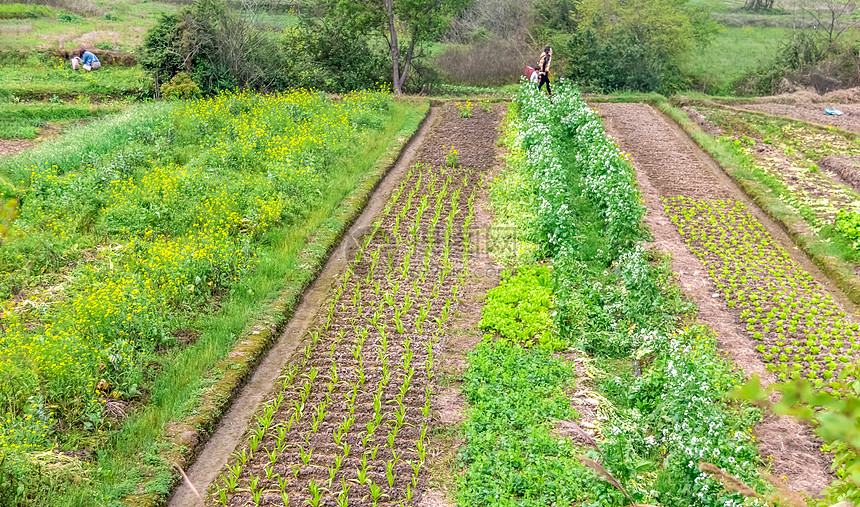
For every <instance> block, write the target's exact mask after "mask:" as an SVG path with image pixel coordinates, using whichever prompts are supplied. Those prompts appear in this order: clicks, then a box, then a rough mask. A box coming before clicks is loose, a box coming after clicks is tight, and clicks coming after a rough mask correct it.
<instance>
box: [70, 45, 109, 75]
mask: <svg viewBox="0 0 860 507" xmlns="http://www.w3.org/2000/svg"><path fill="white" fill-rule="evenodd" d="M78 65H80V66H82V67H83V68H84V70H85V71H87V72H89V71H91V70H97V69H98V68H99V67H101V66H102V64H101V62H99V59H98V58H97V57H96V55H94V54H92V53H91V52H89V51H86V50H84V49H81V50H79V51H78V52H77V56H75V57H74V58H72V68H73V69H75V70H78Z"/></svg>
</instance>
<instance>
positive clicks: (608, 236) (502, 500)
mask: <svg viewBox="0 0 860 507" xmlns="http://www.w3.org/2000/svg"><path fill="white" fill-rule="evenodd" d="M562 87H563V88H562V89H561V90H560V91H559V92H558V97H561V99H560V100H559V99H557V100H556V102H555V103H553V104H552V105H549V104H547V103H546V99H545V98H543V97H542V96H540V95H539V94H537V93H535V92H534V91H533V90H532V89H531V87H525V88H523V89H521V90H520V91H519V92H518V94H517V98H516V100H515V101H514V102H513V103H512V104H511V106H510V109H509V112H508V114H507V117H506V119H505V122H504V124H503V125H504V130H503V139H504V141H505V145H506V147H507V148H508V150H509V154H508V155H507V157H506V161H507V163H506V164H505V166H504V167H501V166H499V165H498V164H497V163H494V162H493V158H494V151H495V148H494V147H493V140H494V139H495V133H494V131H493V130H494V129H493V128H492V125H493V123H495V122H498V119H499V117H498V115H499V112H500V111H499V106H491V108H490V111H495V112H493V113H491V112H490V111H484V110H480V111H479V110H478V108H477V106H474V107H473V108H472V109H471V115H468V114H465V113H464V114H463V115H462V116H461V115H460V114H459V113H460V112H461V111H463V112H465V111H466V110H467V109H468V106H463V104H462V103H460V104H459V108H458V107H457V105H455V104H451V103H449V104H447V105H445V106H443V108H442V111H441V115H440V119H439V121H438V122H436V123H435V124H434V125H433V127H432V128H431V130H430V132H429V133H428V134H427V136H426V137H425V138H424V139H423V141H422V144H421V147H420V148H419V149H418V154H417V155H416V157H415V159H414V161H416V162H417V163H415V164H414V165H412V168H411V170H410V171H409V172H408V174H407V175H406V176H405V177H404V179H403V180H402V181H401V182H400V184H395V185H394V191H393V195H392V196H391V198H390V200H388V201H387V203H386V204H385V206H384V208H383V211H382V212H381V213H380V215H379V216H378V219H377V220H376V221H375V222H374V225H373V227H371V228H370V230H369V231H368V232H367V234H366V235H365V236H364V237H362V238H361V239H360V240H359V243H358V248H357V249H356V250H355V252H354V256H353V260H352V261H351V262H350V263H349V264H348V267H346V268H345V270H344V271H343V272H341V273H340V275H339V276H338V278H337V281H336V282H335V283H334V285H333V289H332V291H331V293H330V294H329V297H328V298H327V299H326V300H325V301H324V302H323V303H322V304H321V305H320V306H319V307H316V308H315V309H313V310H312V311H313V312H314V313H315V314H316V316H315V318H314V319H313V320H312V321H311V324H310V325H309V327H308V329H307V332H306V333H303V341H302V342H301V343H300V344H298V345H297V346H296V347H295V352H294V353H293V355H292V357H291V359H290V361H289V363H288V365H287V366H286V367H285V368H284V370H283V372H282V374H281V376H280V377H279V378H278V380H277V382H275V383H274V384H275V385H274V388H273V391H272V392H271V393H270V394H269V395H268V396H267V400H268V401H267V402H266V403H264V404H262V405H261V406H260V408H259V409H258V411H257V414H256V417H255V418H254V419H253V420H252V421H251V423H250V424H249V426H248V428H247V430H246V432H245V436H244V438H243V440H242V441H241V442H240V444H239V445H238V446H236V448H235V451H234V452H233V454H232V456H230V458H229V459H227V460H226V461H227V462H226V463H224V464H223V468H221V472H220V476H219V477H218V478H217V479H216V480H215V481H214V483H212V484H208V485H207V484H206V483H195V485H196V487H197V488H198V489H199V490H201V491H203V490H206V491H207V504H210V505H248V504H251V505H304V504H310V505H365V504H367V505H389V504H395V503H399V504H403V503H406V504H415V505H424V504H428V503H431V504H435V502H442V504H445V505H452V504H454V503H458V504H460V505H499V504H504V505H507V504H511V505H513V504H519V503H520V502H526V504H545V503H547V502H561V503H564V504H567V503H582V502H586V503H587V502H595V501H598V502H599V503H600V505H623V504H624V503H625V502H627V501H628V500H629V499H631V498H632V499H634V501H636V502H642V503H644V502H650V503H655V504H660V505H690V503H689V502H690V499H691V498H692V497H691V495H697V498H700V499H702V500H701V503H695V505H727V504H731V503H732V502H736V503H735V504H737V502H740V501H741V499H742V496H741V495H740V494H738V493H734V492H729V491H725V490H723V489H722V488H721V487H720V485H719V483H718V482H717V481H716V480H715V479H714V478H713V477H714V475H713V473H714V472H713V470H714V468H708V466H705V465H699V466H696V465H695V463H698V462H699V461H705V462H708V463H711V464H712V465H709V466H711V467H717V468H719V469H720V470H723V471H726V472H728V473H730V474H732V475H734V476H735V477H738V478H740V479H741V480H743V481H744V482H746V483H747V484H749V485H751V486H752V487H753V488H755V489H756V490H758V491H759V492H760V493H761V494H764V495H769V496H768V498H771V497H773V495H774V494H775V493H774V491H775V489H774V487H773V486H772V485H770V483H769V482H768V480H767V479H766V474H764V473H763V470H764V469H765V468H767V467H770V466H772V467H773V473H778V472H783V473H788V475H787V477H790V479H789V484H790V486H791V487H792V488H795V489H805V490H809V491H814V492H816V493H817V492H818V491H820V490H821V489H823V488H824V486H825V485H826V484H827V482H829V477H830V476H829V474H828V468H829V460H828V458H827V457H826V456H824V455H822V454H820V453H819V452H818V450H817V446H816V445H815V444H814V442H813V443H812V444H811V445H810V442H808V441H805V440H804V438H806V439H808V438H810V432H809V431H808V430H806V431H804V430H803V428H802V427H801V426H799V425H798V424H797V423H793V424H794V426H791V424H792V422H791V421H788V422H786V421H784V420H780V424H788V425H789V428H790V429H789V431H788V434H787V435H777V434H775V433H774V434H773V435H771V434H768V433H767V432H765V433H756V437H757V438H753V432H754V431H756V432H757V431H761V427H758V428H755V425H756V422H757V421H759V419H760V418H761V416H762V414H761V413H760V412H759V411H757V410H756V409H754V408H752V407H750V406H746V405H743V404H740V405H739V404H738V403H737V402H736V401H732V402H730V401H729V398H728V393H729V392H730V391H731V390H732V389H733V388H734V387H736V386H738V385H739V384H740V383H741V382H742V380H743V377H742V375H740V374H739V372H738V371H737V370H736V367H735V366H733V365H732V364H731V363H729V362H727V361H726V360H725V359H724V358H722V357H721V355H720V352H719V348H718V346H725V342H724V341H723V340H724V337H723V336H722V335H721V334H719V333H721V331H722V330H723V327H725V325H726V322H724V321H716V322H713V324H714V329H715V330H717V332H718V334H714V332H713V331H711V330H710V329H709V326H710V325H711V324H712V322H711V320H712V319H711V318H712V317H713V315H710V314H705V315H699V316H697V309H696V307H695V306H694V305H692V304H691V302H690V301H689V300H688V299H687V298H686V297H685V296H684V295H683V294H682V292H681V290H680V287H679V286H678V285H677V283H678V282H677V281H676V279H675V275H674V274H673V273H672V271H671V270H672V269H674V267H675V266H674V265H672V264H670V260H669V258H668V257H666V256H665V255H666V254H665V253H663V252H661V251H660V250H646V249H644V248H643V247H642V246H641V242H642V241H644V240H646V239H647V236H646V235H645V234H644V233H643V230H642V228H641V225H642V220H643V219H645V220H646V221H649V220H651V219H652V218H653V217H651V218H645V211H646V206H643V202H644V203H645V204H646V205H647V204H650V203H652V201H653V199H654V198H655V196H653V195H650V196H648V197H647V198H646V200H645V201H640V198H639V197H640V194H639V190H638V189H637V184H636V180H635V176H634V172H633V168H632V167H631V166H630V165H629V163H628V162H627V160H626V155H624V154H622V152H621V151H619V150H618V148H617V147H616V146H615V145H614V144H613V142H612V141H611V140H610V139H608V138H607V137H606V136H605V134H604V133H603V127H602V125H601V123H600V121H599V119H598V117H597V116H596V114H595V113H594V112H593V111H592V110H590V109H589V108H588V107H587V106H586V105H585V104H584V103H583V102H582V101H581V99H580V98H579V97H578V95H577V93H576V92H575V91H574V90H572V89H570V88H567V87H565V85H562ZM492 107H495V109H492ZM561 118H564V119H565V120H564V121H563V122H562V121H559V120H560V119H561ZM633 160H634V162H635V161H636V158H635V155H634V158H633ZM562 182H564V183H562ZM709 190H710V191H714V190H715V189H714V188H711V189H709ZM658 202H659V200H658ZM487 207H489V208H490V209H492V210H493V212H494V213H493V214H494V215H495V216H494V217H492V221H490V217H491V216H490V215H488V214H487V213H486V211H483V210H487V209H488V208H487ZM660 209H661V210H662V207H661V208H660ZM573 228H576V230H577V233H573ZM653 232H654V233H655V234H658V233H660V234H662V233H664V232H665V228H664V229H658V230H654V231H653ZM674 234H675V235H676V236H677V237H679V238H680V236H679V235H678V234H677V232H675V233H674ZM482 238H489V239H486V240H484V241H488V243H486V250H484V249H483V248H482V247H481V246H480V245H481V241H482ZM673 253H674V252H673ZM488 255H489V256H488ZM687 255H688V256H692V254H691V253H688V254H687ZM539 259H547V260H549V259H552V261H553V262H552V263H551V264H550V265H546V266H540V265H535V264H534V263H535V262H536V261H538V260H539ZM613 265H615V266H617V268H614V269H612V270H611V271H609V270H608V269H607V267H608V266H613ZM476 266H481V267H482V269H481V270H477V271H476V270H474V268H475V267H476ZM504 266H508V267H509V268H513V270H511V271H507V272H506V273H503V274H502V275H501V278H499V277H498V272H499V269H501V268H502V267H504ZM431 275H432V276H431ZM448 277H451V278H450V283H446V282H447V281H448V279H449V278H448ZM680 281H681V282H683V281H684V277H683V275H682V277H681V279H680ZM496 283H499V285H498V287H496V288H493V289H492V290H489V291H487V289H488V288H489V287H491V286H492V285H494V284H496ZM816 290H819V291H821V290H822V289H820V288H817V289H816ZM712 301H713V298H709V299H708V303H711V304H712ZM721 304H723V303H721ZM723 305H724V304H723ZM724 306H725V309H724V313H726V314H728V313H729V310H728V308H729V307H728V306H727V305H724ZM822 311H823V312H827V311H831V309H830V308H829V307H828V308H823V307H822ZM550 312H554V313H555V314H556V317H555V318H551V317H550ZM837 318H839V316H836V317H834V319H837ZM813 320H814V319H813ZM633 330H635V332H634V331H633ZM752 343H753V342H752V340H748V343H747V344H746V345H749V349H748V352H750V353H751V354H753V355H756V354H758V353H757V352H756V350H755V348H754V345H753V344H752ZM735 352H738V353H742V351H734V350H732V353H735ZM643 354H644V356H640V355H643ZM631 356H632V357H645V356H647V357H648V358H649V360H648V362H647V363H637V362H635V361H634V363H633V364H632V365H631V364H630V362H629V359H628V358H630V357H631ZM756 357H758V356H756ZM759 362H760V363H761V359H759ZM775 362H776V361H775ZM744 366H750V364H749V363H744ZM753 366H755V365H753ZM777 369H778V367H777ZM761 371H763V372H766V370H765V368H764V367H762V368H761ZM703 386H708V387H707V388H705V387H703ZM631 393H632V394H631ZM440 400H443V401H440ZM467 407H468V408H467ZM681 414H697V417H695V418H690V417H688V416H687V417H684V416H681V417H678V416H679V415H681ZM672 415H674V417H673V416H672ZM664 416H669V417H668V418H667V417H664ZM768 417H769V418H772V416H768ZM768 421H769V419H768V418H765V421H764V422H763V423H761V424H762V425H765V424H768ZM794 431H796V432H798V433H800V434H801V435H802V436H801V437H794V438H796V439H795V440H791V439H792V438H793V437H792V432H794ZM460 432H462V433H461V434H462V435H463V437H464V442H463V444H462V446H461V447H460V448H459V450H457V444H455V443H454V442H453V441H452V439H451V435H452V434H457V433H460ZM760 439H766V440H767V441H762V440H760ZM771 439H776V440H775V441H771ZM759 445H761V446H763V450H764V449H767V450H768V451H773V453H774V454H775V456H774V455H771V456H766V455H764V454H763V453H762V454H759V451H758V447H759ZM784 445H788V446H789V448H790V449H791V451H792V453H795V454H793V455H792V456H794V458H792V457H791V456H785V455H780V454H779V453H778V452H776V450H777V449H779V448H780V447H781V446H784ZM452 453H453V454H452ZM798 453H807V454H802V455H799V454H798ZM455 455H458V456H459V459H457V458H455V457H453V456H455ZM440 456H442V458H440ZM444 456H448V457H447V458H445V457H444ZM631 457H632V459H635V462H636V463H637V465H636V467H635V469H634V468H631V467H630V463H631ZM784 458H789V459H798V460H800V461H798V462H795V463H794V466H797V465H798V463H800V462H801V461H802V462H803V463H804V464H805V465H806V466H807V469H806V470H805V472H806V473H805V474H802V473H801V470H800V469H797V468H795V469H794V470H791V469H790V466H791V465H792V464H791V463H788V465H787V466H788V468H786V463H785V462H783V461H779V460H780V459H784ZM770 459H773V460H774V462H773V464H770V462H769V460H770ZM440 460H441V461H440ZM446 460H447V461H446ZM691 460H692V461H691ZM690 463H694V464H693V465H690ZM810 465H814V466H815V467H816V468H815V469H814V472H813V473H809V470H808V468H809V466H810ZM601 478H603V479H606V478H610V479H611V480H610V481H609V482H607V481H605V480H601ZM613 481H615V483H616V485H615V486H613V484H612V482H613ZM816 481H817V482H816ZM815 488H818V489H815Z"/></svg>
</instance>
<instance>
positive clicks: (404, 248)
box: [213, 160, 480, 505]
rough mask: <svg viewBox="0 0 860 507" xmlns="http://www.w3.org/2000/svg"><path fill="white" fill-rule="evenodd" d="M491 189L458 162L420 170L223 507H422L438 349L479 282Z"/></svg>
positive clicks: (311, 341)
mask: <svg viewBox="0 0 860 507" xmlns="http://www.w3.org/2000/svg"><path fill="white" fill-rule="evenodd" d="M451 162H453V160H451ZM479 181H480V178H479V177H478V175H477V174H476V173H475V172H473V171H470V170H468V169H463V168H462V167H461V166H456V165H455V164H453V163H452V164H450V165H447V166H443V167H439V168H435V169H434V168H432V167H430V166H427V165H416V166H415V167H414V169H412V170H411V171H410V173H409V175H408V176H407V178H406V180H405V181H404V182H403V183H402V184H401V186H400V188H399V189H397V190H396V192H395V194H394V196H393V197H392V200H391V202H390V203H389V205H388V206H387V207H386V208H385V210H384V211H383V213H382V217H381V218H380V219H379V220H378V221H377V222H376V223H375V224H374V226H373V228H372V230H371V231H370V232H369V233H368V235H367V236H366V237H365V238H364V239H363V240H362V242H361V245H360V247H359V249H358V251H357V253H356V255H355V259H354V262H353V263H352V265H351V266H350V267H349V268H348V269H347V271H346V272H345V273H344V274H343V275H342V278H341V280H340V284H339V287H338V289H337V290H336V292H335V293H334V294H333V295H332V297H331V299H330V301H329V302H328V304H327V305H326V306H325V307H324V308H323V309H322V310H321V311H320V314H319V316H318V322H317V323H316V325H315V326H314V327H313V328H312V330H311V332H310V336H309V337H308V340H307V343H306V345H305V347H304V349H303V350H302V352H301V353H300V354H297V357H295V358H294V360H293V361H292V362H291V364H290V365H289V366H288V367H287V368H286V370H285V372H284V375H283V377H282V378H281V385H280V387H279V392H278V393H277V394H276V396H275V397H274V399H273V400H272V401H271V402H269V403H267V404H266V406H265V407H264V408H263V410H262V411H261V412H260V413H259V414H258V416H257V421H256V423H255V424H252V426H251V429H250V430H249V432H248V440H247V442H246V443H245V444H244V445H243V446H242V448H241V449H240V450H239V451H238V452H237V453H236V455H235V456H234V459H233V460H231V463H230V464H229V465H228V467H227V469H226V470H225V472H224V474H222V478H221V480H220V481H219V483H218V489H217V490H216V491H215V492H214V495H213V496H214V501H215V502H216V503H222V504H225V505H246V504H248V503H249V502H250V503H251V504H252V505H305V504H310V505H332V504H337V505H347V504H348V505H380V504H388V503H391V502H401V501H406V502H415V501H416V495H417V494H419V493H418V492H419V491H420V489H421V487H422V486H423V484H424V482H425V481H426V477H425V474H423V473H422V466H423V464H424V462H425V459H426V453H427V442H428V433H427V432H428V424H429V420H430V419H429V418H430V408H431V403H432V401H431V399H432V395H433V391H432V386H431V383H430V380H431V379H432V376H433V364H434V360H435V357H434V344H435V343H436V341H437V340H438V337H439V334H440V333H441V332H442V330H443V328H444V325H445V323H446V321H447V320H448V319H449V318H450V316H451V305H452V303H453V302H454V300H455V298H456V296H457V293H458V291H460V290H461V288H462V286H463V283H464V280H465V277H466V274H467V271H466V265H465V262H464V260H465V257H466V256H467V255H468V252H469V250H468V246H469V239H470V238H469V232H468V231H469V223H470V220H471V219H472V216H473V213H474V204H475V197H476V195H477V192H478V190H479Z"/></svg>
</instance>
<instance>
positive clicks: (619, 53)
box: [567, 29, 685, 94]
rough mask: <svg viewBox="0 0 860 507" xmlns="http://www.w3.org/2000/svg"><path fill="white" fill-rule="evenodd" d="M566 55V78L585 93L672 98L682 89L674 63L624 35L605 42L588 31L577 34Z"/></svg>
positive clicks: (591, 31) (625, 33)
mask: <svg viewBox="0 0 860 507" xmlns="http://www.w3.org/2000/svg"><path fill="white" fill-rule="evenodd" d="M568 53H569V54H570V56H569V57H568V72H567V76H568V77H569V78H570V79H572V80H574V81H576V82H577V83H578V84H579V85H580V86H582V87H584V88H586V89H590V90H594V91H600V92H614V91H618V90H636V91H642V92H654V91H656V92H661V93H665V94H671V93H673V92H675V91H678V90H680V89H682V88H684V87H685V86H684V85H685V82H684V79H683V77H682V76H681V72H680V70H679V69H678V66H677V64H676V63H675V62H673V61H671V60H669V59H667V58H665V57H663V56H661V55H660V54H659V53H658V52H655V51H651V50H649V48H648V46H647V45H642V44H639V43H638V41H637V40H636V37H634V36H632V34H630V33H629V32H626V31H622V32H618V33H616V34H614V35H613V36H611V37H610V38H608V39H606V40H600V38H599V37H598V36H597V34H596V32H595V31H594V30H591V29H587V30H582V31H579V32H576V34H574V36H573V38H572V40H571V41H570V43H569V44H568Z"/></svg>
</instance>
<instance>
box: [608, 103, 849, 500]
mask: <svg viewBox="0 0 860 507" xmlns="http://www.w3.org/2000/svg"><path fill="white" fill-rule="evenodd" d="M598 109H599V111H600V114H601V116H602V117H603V118H604V120H605V122H606V127H607V131H608V132H609V134H610V135H612V136H613V137H614V138H615V139H617V140H618V141H619V143H620V146H621V149H622V150H623V151H625V152H627V153H630V154H631V155H632V158H633V164H634V166H635V168H636V174H637V179H638V181H639V185H640V188H641V190H642V193H643V198H644V201H645V205H646V206H647V208H648V214H647V215H646V219H645V220H646V223H647V224H648V226H649V227H650V228H651V231H652V234H653V235H654V238H655V240H654V246H655V247H657V248H659V249H661V250H663V251H666V252H669V253H670V254H671V255H672V269H673V271H675V272H677V273H678V276H679V278H680V282H681V284H682V286H683V287H684V288H685V289H686V290H687V292H688V293H689V294H690V295H691V296H692V297H693V299H694V300H695V302H696V304H697V305H698V307H699V314H698V316H699V320H701V321H702V322H703V323H705V324H707V325H708V326H710V327H711V328H712V329H713V330H714V331H715V332H716V333H717V337H718V340H719V345H720V347H721V348H722V349H723V350H725V351H726V352H727V353H728V355H729V356H730V357H731V359H732V360H733V361H734V362H735V363H736V364H738V365H739V366H741V367H742V368H743V369H744V372H745V373H746V374H747V375H749V374H751V373H758V374H759V375H760V376H761V377H762V380H763V383H765V384H768V383H771V382H773V381H774V380H775V378H774V376H773V374H772V373H770V372H768V371H767V370H766V369H765V363H764V362H763V360H762V358H761V357H760V355H759V353H758V352H756V350H755V347H756V345H757V342H755V341H754V340H753V339H752V338H751V337H750V336H749V334H748V333H747V331H746V329H744V327H743V325H742V321H741V319H740V317H739V315H738V314H737V312H735V311H734V310H732V309H730V308H729V307H728V306H727V305H726V303H725V301H724V300H723V298H722V297H720V292H719V291H718V290H717V288H716V287H715V285H714V284H713V282H712V281H711V280H710V278H709V275H708V270H707V269H705V267H704V265H703V264H702V262H701V261H700V260H699V258H698V257H696V256H695V255H694V254H693V253H692V252H691V250H690V249H689V248H688V246H687V245H686V243H685V242H684V239H683V238H682V237H681V235H680V234H679V233H678V230H677V228H676V227H675V225H674V224H673V223H672V222H671V221H670V219H669V217H668V216H667V215H666V213H665V212H664V206H663V203H662V202H661V198H671V197H677V196H683V197H688V198H690V197H692V198H699V199H712V200H716V199H719V200H733V201H740V202H742V203H744V204H745V205H746V206H747V208H748V209H749V210H750V211H751V212H752V213H753V215H754V216H755V218H757V219H758V221H759V222H761V223H762V224H763V225H764V226H765V228H766V230H767V231H768V232H769V233H770V234H771V235H772V236H773V237H774V238H775V239H776V240H777V241H778V242H779V244H781V245H782V246H783V247H784V248H785V249H786V250H787V251H788V252H789V253H790V255H791V257H792V259H793V260H795V262H797V263H798V264H799V265H800V266H801V267H802V268H803V269H805V270H806V271H807V272H809V273H811V274H812V275H813V276H814V277H815V279H816V280H818V281H819V282H821V285H822V286H823V287H825V288H826V289H827V290H828V292H830V293H831V294H833V295H834V296H835V297H837V299H838V300H840V301H842V302H844V303H847V305H846V306H847V308H848V309H853V306H851V305H850V303H848V302H847V299H846V298H844V296H842V294H841V293H839V292H838V291H837V290H836V289H835V288H834V287H833V285H832V284H831V283H830V282H829V280H827V278H826V277H825V276H824V275H823V274H822V273H821V272H820V271H819V270H818V269H817V268H816V267H815V266H814V265H813V264H812V263H811V262H810V261H809V259H807V258H806V257H805V256H803V255H802V253H801V252H800V251H799V250H798V249H797V248H796V247H794V245H793V244H792V242H791V240H790V239H789V238H788V236H787V235H786V234H785V232H784V231H783V230H782V229H781V228H780V227H779V226H777V225H776V224H775V223H774V222H773V221H771V220H770V219H769V218H768V217H767V216H766V215H765V214H764V213H763V212H762V211H760V210H759V209H758V208H757V207H756V206H755V205H754V204H753V203H751V202H750V201H749V199H747V198H746V196H745V195H744V194H743V192H742V191H741V190H740V189H739V188H738V187H737V186H736V185H735V184H734V182H733V181H732V180H731V179H730V178H729V177H728V176H727V175H726V174H725V173H724V172H723V171H722V170H721V169H720V168H719V166H717V165H716V163H714V162H713V160H712V159H710V158H709V157H708V156H707V155H706V154H705V153H703V152H702V151H701V150H699V149H698V147H697V146H695V144H693V141H692V140H691V139H689V137H688V136H687V135H686V134H685V133H683V131H681V130H680V128H679V127H678V126H677V125H675V124H674V123H670V122H668V121H667V120H666V119H665V118H664V117H663V116H661V115H660V114H659V113H658V112H657V111H655V110H654V109H653V108H651V107H650V106H647V105H643V104H599V105H598ZM756 432H757V439H758V443H759V448H760V452H761V454H762V457H763V458H764V459H765V460H766V461H770V459H769V458H771V459H772V462H773V468H772V472H773V475H776V476H778V477H779V476H783V475H784V476H786V477H787V481H788V485H789V486H790V487H791V488H792V489H794V490H795V491H807V492H809V493H812V494H818V493H819V492H820V491H821V490H822V489H823V488H824V487H825V486H826V485H827V484H828V483H829V482H830V481H831V480H832V478H833V477H832V475H831V474H830V463H831V460H830V458H829V457H828V456H827V455H825V454H823V453H821V452H819V451H818V449H819V447H820V442H819V441H818V440H817V439H816V438H815V436H814V435H813V434H812V431H811V430H810V429H809V428H808V427H806V426H804V425H802V424H800V423H798V422H796V421H794V420H793V419H789V418H785V417H776V416H773V415H767V416H766V417H765V420H764V421H762V422H761V423H760V424H759V425H758V426H757V428H756Z"/></svg>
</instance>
